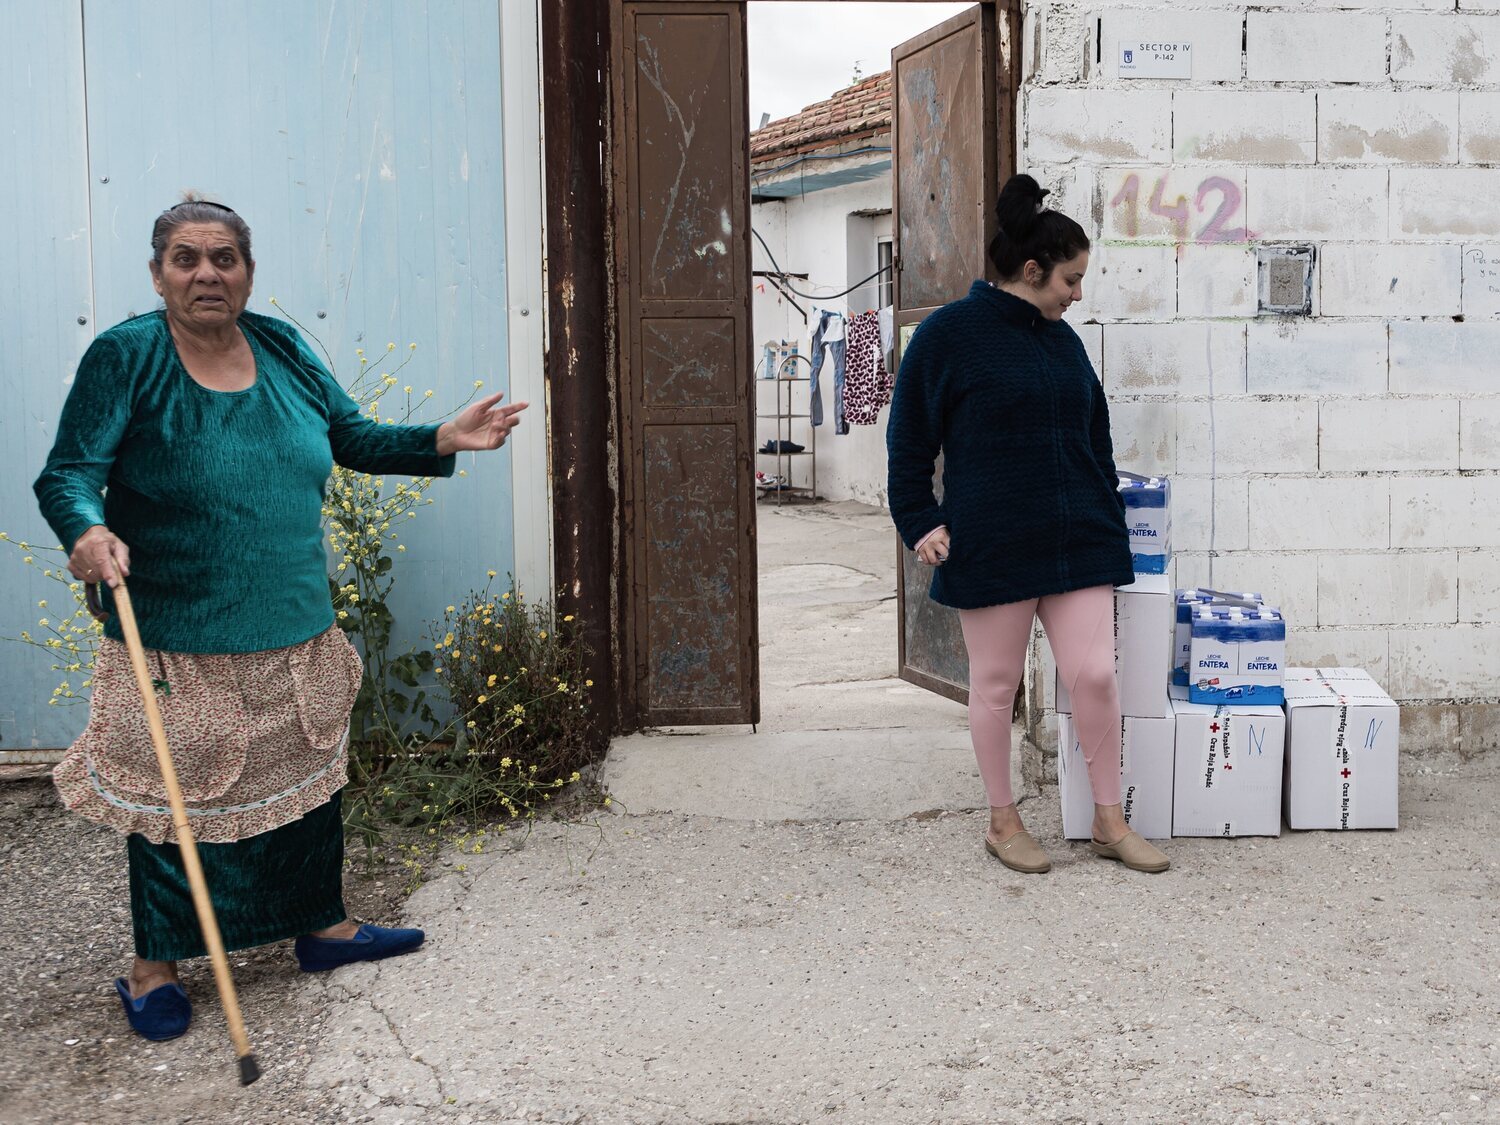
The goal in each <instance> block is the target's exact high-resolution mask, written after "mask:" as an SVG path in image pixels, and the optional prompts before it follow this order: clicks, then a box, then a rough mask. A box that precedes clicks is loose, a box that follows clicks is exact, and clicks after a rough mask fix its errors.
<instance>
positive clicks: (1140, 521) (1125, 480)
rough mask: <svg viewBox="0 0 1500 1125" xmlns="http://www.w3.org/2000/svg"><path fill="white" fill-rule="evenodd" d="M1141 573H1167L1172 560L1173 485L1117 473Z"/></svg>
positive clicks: (1133, 557)
mask: <svg viewBox="0 0 1500 1125" xmlns="http://www.w3.org/2000/svg"><path fill="white" fill-rule="evenodd" d="M1116 475H1117V476H1118V477H1119V480H1120V497H1121V498H1122V499H1123V500H1124V501H1125V530H1126V531H1128V532H1129V533H1130V558H1131V560H1132V561H1133V562H1134V564H1135V572H1136V573H1137V574H1165V573H1166V572H1167V563H1168V562H1170V561H1171V558H1172V482H1171V481H1169V480H1168V479H1167V478H1166V477H1143V476H1140V475H1139V474H1137V473H1127V472H1125V471H1123V470H1116Z"/></svg>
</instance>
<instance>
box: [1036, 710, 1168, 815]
mask: <svg viewBox="0 0 1500 1125" xmlns="http://www.w3.org/2000/svg"><path fill="white" fill-rule="evenodd" d="M1175 730H1176V724H1175V722H1174V721H1173V719H1172V718H1171V717H1170V716H1169V717H1167V718H1165V719H1125V720H1123V721H1122V722H1121V732H1120V804H1121V806H1122V809H1123V811H1124V813H1125V823H1127V824H1129V825H1130V827H1132V828H1134V829H1135V830H1136V831H1137V832H1139V833H1140V834H1141V835H1142V836H1145V837H1146V838H1147V839H1149V840H1165V839H1166V838H1167V837H1169V836H1171V835H1172V762H1173V753H1174V731H1175ZM1057 791H1058V794H1059V796H1060V797H1061V799H1062V818H1063V836H1064V837H1065V838H1067V839H1069V840H1087V839H1089V837H1090V836H1091V835H1092V834H1093V825H1094V790H1093V787H1092V786H1091V785H1090V784H1089V772H1088V765H1087V763H1085V762H1084V760H1083V749H1082V748H1081V747H1080V746H1079V745H1078V738H1077V736H1076V734H1075V733H1074V731H1073V716H1071V715H1059V716H1058V717H1057Z"/></svg>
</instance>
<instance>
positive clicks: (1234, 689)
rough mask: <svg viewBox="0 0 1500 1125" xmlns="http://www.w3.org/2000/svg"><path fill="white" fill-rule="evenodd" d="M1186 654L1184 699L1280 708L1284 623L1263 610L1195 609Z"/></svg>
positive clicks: (1275, 612) (1272, 611)
mask: <svg viewBox="0 0 1500 1125" xmlns="http://www.w3.org/2000/svg"><path fill="white" fill-rule="evenodd" d="M1192 633H1193V635H1192V640H1191V647H1190V649H1189V653H1188V699H1189V700H1191V701H1192V702H1193V703H1208V704H1217V703H1244V704H1252V705H1257V706H1262V705H1263V706H1274V707H1279V706H1281V703H1282V701H1283V699H1284V698H1285V695H1284V693H1283V691H1282V670H1283V668H1284V667H1285V666H1286V621H1285V619H1283V618H1282V616H1281V611H1280V610H1276V609H1271V608H1270V607H1268V606H1261V607H1258V608H1254V609H1248V608H1245V607H1242V606H1216V605H1208V606H1199V607H1198V608H1197V609H1196V610H1194V611H1193V619H1192Z"/></svg>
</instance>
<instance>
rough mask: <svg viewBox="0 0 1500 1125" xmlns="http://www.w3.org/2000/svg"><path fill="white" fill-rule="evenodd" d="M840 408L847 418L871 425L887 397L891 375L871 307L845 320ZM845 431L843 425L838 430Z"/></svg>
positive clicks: (878, 325)
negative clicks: (845, 363) (846, 333)
mask: <svg viewBox="0 0 1500 1125" xmlns="http://www.w3.org/2000/svg"><path fill="white" fill-rule="evenodd" d="M845 346H846V348H847V354H848V359H847V372H848V373H847V375H846V376H845V380H844V394H843V403H842V405H843V408H844V416H845V417H847V419H848V422H849V423H852V424H853V425H856V426H873V425H874V424H875V423H876V422H877V421H879V419H880V411H881V410H882V409H883V408H884V407H885V406H886V405H887V404H889V403H890V401H891V389H892V387H891V377H890V374H889V373H888V372H887V371H886V367H885V357H884V355H883V354H882V353H883V351H884V349H883V348H882V347H881V341H880V314H879V313H877V312H875V311H874V310H873V309H872V310H870V311H869V312H863V313H860V314H859V315H858V316H856V317H853V318H852V319H851V320H850V321H849V328H848V340H847V341H846V342H845ZM839 432H840V433H847V432H848V430H847V428H846V429H844V430H841V431H839Z"/></svg>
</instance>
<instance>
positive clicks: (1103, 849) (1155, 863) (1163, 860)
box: [1089, 829, 1172, 875]
mask: <svg viewBox="0 0 1500 1125" xmlns="http://www.w3.org/2000/svg"><path fill="white" fill-rule="evenodd" d="M1089 847H1091V848H1092V849H1094V854H1095V855H1097V856H1103V857H1104V858H1105V859H1117V860H1119V861H1120V862H1121V863H1123V864H1124V865H1125V866H1126V867H1128V868H1130V870H1132V871H1146V872H1149V873H1150V874H1152V875H1157V874H1160V873H1161V872H1163V871H1165V870H1166V869H1167V868H1169V867H1171V866H1172V861H1171V860H1170V859H1168V858H1167V855H1166V853H1165V852H1164V851H1162V850H1161V849H1160V848H1158V847H1157V846H1156V845H1155V844H1151V843H1147V842H1146V841H1145V840H1144V839H1142V837H1141V835H1140V833H1138V832H1136V831H1135V830H1134V829H1131V830H1130V831H1129V832H1127V833H1125V835H1124V836H1122V837H1120V839H1118V840H1116V841H1115V842H1114V843H1113V844H1101V843H1100V842H1099V841H1098V840H1090V841H1089Z"/></svg>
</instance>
